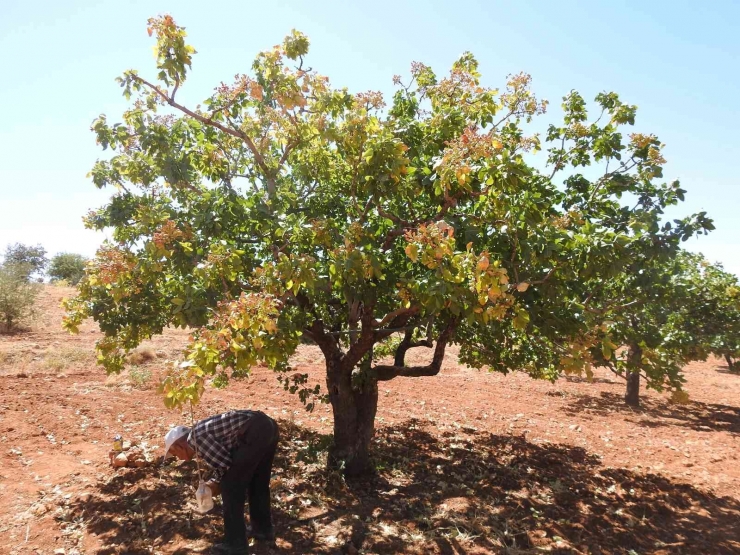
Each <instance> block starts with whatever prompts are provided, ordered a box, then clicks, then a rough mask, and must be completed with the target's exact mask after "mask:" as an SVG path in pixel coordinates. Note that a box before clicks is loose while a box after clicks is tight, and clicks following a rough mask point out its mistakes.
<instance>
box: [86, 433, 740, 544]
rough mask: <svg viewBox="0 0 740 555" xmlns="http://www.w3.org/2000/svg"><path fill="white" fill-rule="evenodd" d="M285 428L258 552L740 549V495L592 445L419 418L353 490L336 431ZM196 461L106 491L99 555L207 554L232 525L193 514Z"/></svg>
mask: <svg viewBox="0 0 740 555" xmlns="http://www.w3.org/2000/svg"><path fill="white" fill-rule="evenodd" d="M281 426H282V428H283V440H282V443H281V445H280V449H279V452H278V456H277V458H276V463H275V469H274V470H275V476H274V478H273V482H272V486H273V496H274V504H273V506H274V520H275V527H276V530H277V532H278V536H279V539H278V542H277V545H275V546H266V545H260V544H258V545H257V546H255V548H254V549H253V552H254V553H255V554H258V555H259V554H263V555H267V554H302V553H327V554H328V553H332V554H334V553H357V552H358V550H360V549H362V550H363V551H364V552H367V553H419V554H421V553H438V554H448V553H449V554H452V553H478V554H482V553H508V554H525V553H535V552H537V553H539V552H541V551H542V550H546V551H548V552H550V553H562V554H565V553H589V554H592V555H596V554H607V553H609V554H612V553H623V554H629V553H634V552H637V553H640V554H648V553H713V554H724V553H738V552H740V528H739V527H738V526H737V522H738V519H739V518H740V503H739V502H738V501H737V500H735V499H732V498H728V497H716V496H714V495H711V494H709V493H707V492H703V491H700V490H698V489H696V488H694V487H692V486H690V485H687V484H682V483H678V482H674V481H671V480H669V479H667V478H664V477H662V476H658V475H652V474H636V473H633V472H630V471H628V470H625V469H618V468H606V467H604V466H602V465H601V463H600V461H599V459H598V457H596V456H595V455H592V454H589V453H588V452H586V451H585V450H583V449H581V448H579V447H572V446H565V445H554V444H549V443H533V442H530V441H527V440H526V439H525V438H523V437H518V436H505V435H494V434H490V433H484V432H472V433H470V434H467V433H463V432H460V433H459V434H457V435H452V436H451V437H442V434H440V433H439V430H437V429H435V428H434V427H432V426H424V425H422V424H420V423H419V422H416V421H413V420H410V421H407V422H405V423H403V424H402V425H397V426H391V427H385V428H382V429H381V430H380V431H379V433H378V434H377V437H376V438H375V440H374V453H375V457H376V458H375V461H376V468H377V471H376V473H375V474H374V475H373V476H371V477H369V478H367V479H364V480H360V481H355V482H346V481H345V480H344V479H342V477H341V476H340V475H339V474H337V473H336V472H331V471H328V470H326V468H325V465H324V460H325V452H324V451H323V447H324V446H325V445H326V436H321V435H319V434H317V433H316V432H314V431H311V430H308V429H306V428H303V427H298V426H295V425H293V424H290V423H288V422H281ZM191 466H192V465H187V464H180V465H169V466H167V467H165V470H164V471H163V472H162V475H161V476H159V475H158V471H157V470H155V469H151V468H150V469H140V470H134V469H124V470H122V471H120V473H119V474H118V475H116V476H114V477H113V478H112V479H111V480H109V481H107V482H101V483H100V484H98V491H97V492H95V494H94V497H93V499H91V500H88V501H87V502H86V503H84V504H82V505H81V506H79V507H77V509H78V511H81V510H82V509H84V511H85V512H84V514H83V517H84V518H86V519H87V520H86V522H87V531H88V533H94V534H97V535H98V536H99V537H100V538H102V539H103V542H104V544H105V546H106V547H105V548H103V549H101V550H98V551H97V552H98V553H103V554H112V553H132V554H136V553H151V552H152V550H156V551H158V552H163V553H178V554H184V553H194V552H208V551H207V545H208V544H209V543H210V542H214V541H218V539H219V534H220V527H221V519H220V517H219V516H218V512H217V511H216V514H214V515H210V514H209V515H205V516H200V515H198V516H195V515H193V514H192V513H191V512H190V510H189V509H188V502H189V500H190V498H191V497H192V489H190V487H189V484H190V483H191V481H192V480H191V478H192V476H193V475H194V474H195V472H194V469H193V468H191ZM85 515H86V516H85ZM142 523H143V524H142ZM630 550H633V551H630Z"/></svg>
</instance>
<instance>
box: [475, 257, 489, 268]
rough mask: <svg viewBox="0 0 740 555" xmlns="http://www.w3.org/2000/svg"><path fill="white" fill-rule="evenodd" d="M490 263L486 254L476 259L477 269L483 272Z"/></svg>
mask: <svg viewBox="0 0 740 555" xmlns="http://www.w3.org/2000/svg"><path fill="white" fill-rule="evenodd" d="M490 264H491V263H490V262H489V261H488V257H487V256H481V257H480V259H478V271H480V272H485V271H486V269H488V266H490Z"/></svg>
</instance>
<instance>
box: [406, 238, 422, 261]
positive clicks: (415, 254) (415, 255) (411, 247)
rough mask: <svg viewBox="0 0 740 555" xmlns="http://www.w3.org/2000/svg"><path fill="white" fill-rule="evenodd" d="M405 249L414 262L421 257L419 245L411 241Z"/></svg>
mask: <svg viewBox="0 0 740 555" xmlns="http://www.w3.org/2000/svg"><path fill="white" fill-rule="evenodd" d="M404 250H405V251H406V256H408V257H409V258H410V259H411V260H412V261H413V262H416V261H417V260H418V259H419V247H417V246H416V245H415V244H413V243H410V244H408V245H406V248H405V249H404Z"/></svg>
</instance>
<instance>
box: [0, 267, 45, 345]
mask: <svg viewBox="0 0 740 555" xmlns="http://www.w3.org/2000/svg"><path fill="white" fill-rule="evenodd" d="M28 276H29V267H28V266H27V265H24V264H7V263H6V264H3V265H2V266H0V330H2V331H5V332H11V331H13V330H14V329H15V328H16V327H17V326H18V324H20V323H21V322H22V321H23V320H25V319H27V318H28V317H30V316H31V315H32V314H33V307H34V303H35V302H36V296H37V295H38V292H39V289H40V285H39V284H38V283H33V282H30V281H28Z"/></svg>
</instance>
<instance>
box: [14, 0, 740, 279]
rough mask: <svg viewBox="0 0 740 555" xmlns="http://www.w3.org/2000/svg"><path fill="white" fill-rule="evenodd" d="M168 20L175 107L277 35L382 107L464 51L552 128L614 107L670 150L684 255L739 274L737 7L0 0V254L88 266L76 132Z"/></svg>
mask: <svg viewBox="0 0 740 555" xmlns="http://www.w3.org/2000/svg"><path fill="white" fill-rule="evenodd" d="M159 13H170V14H172V15H173V16H174V17H175V19H176V20H177V21H178V23H180V24H181V25H185V26H186V27H187V29H188V33H189V36H190V42H191V44H193V45H194V46H195V47H196V49H197V50H198V55H197V56H196V57H195V60H194V64H193V73H192V77H191V80H190V81H189V82H188V83H187V85H186V87H185V89H184V90H183V91H182V92H181V95H182V96H180V100H181V101H187V102H190V103H193V104H195V103H197V102H199V101H200V100H202V99H204V98H205V97H206V96H208V94H209V92H210V91H211V89H212V88H213V87H214V86H215V85H217V84H218V83H219V82H220V81H222V80H223V81H229V80H230V79H231V77H232V76H233V75H234V74H235V73H238V72H248V70H249V67H250V65H251V61H252V59H253V58H254V55H255V53H257V52H258V51H259V50H262V49H264V48H267V47H270V46H272V45H273V44H277V43H278V42H280V41H281V40H282V37H284V36H285V34H287V33H288V32H289V31H290V29H292V28H297V29H300V30H302V31H304V32H305V33H307V34H308V35H309V36H310V38H311V43H312V50H311V54H310V59H309V62H310V65H311V66H313V67H314V68H315V69H316V70H318V71H319V72H320V73H322V74H324V75H328V76H329V77H330V78H331V80H332V83H333V84H334V85H337V86H348V87H349V88H350V90H353V91H360V90H367V89H374V90H378V89H380V90H383V91H384V92H390V91H392V83H391V78H392V76H393V75H394V74H405V73H406V72H407V70H408V67H409V64H410V62H411V61H413V60H418V61H423V62H425V63H427V64H430V65H432V66H433V67H434V68H435V69H436V70H437V72H438V73H441V72H443V71H446V70H447V69H448V68H449V66H450V64H451V63H452V61H453V60H454V59H455V58H456V57H457V56H458V55H459V54H461V53H462V52H464V51H466V50H470V51H472V52H473V53H474V54H475V55H476V56H477V57H478V59H479V60H480V62H481V69H482V72H483V76H484V82H485V84H487V85H491V86H499V85H501V84H503V82H504V79H505V76H506V75H507V74H509V73H514V72H519V71H526V72H528V73H530V74H532V76H533V78H534V89H535V91H536V93H537V94H538V95H539V96H541V97H543V98H547V99H548V100H550V102H551V106H552V109H551V113H550V115H549V116H544V117H546V118H557V117H558V115H559V110H558V107H559V104H560V99H561V97H562V96H563V95H564V94H566V93H567V92H568V91H569V90H570V89H577V90H579V91H581V92H582V93H583V94H584V95H585V96H586V97H587V98H593V96H594V95H595V94H596V93H598V92H600V91H602V90H614V91H617V92H618V93H619V94H620V95H621V96H622V98H623V99H625V100H626V101H628V102H630V103H634V104H637V105H638V106H639V108H640V110H639V113H638V122H637V123H638V126H637V127H638V129H639V130H641V131H648V132H653V133H656V134H657V135H658V136H659V137H660V138H661V139H662V140H663V142H665V143H666V144H667V149H666V151H665V154H666V157H667V158H668V166H667V169H666V177H667V178H669V179H673V178H680V179H681V181H682V183H683V185H684V188H686V189H687V190H688V196H687V202H686V203H684V205H683V206H682V207H681V208H680V210H678V211H677V212H676V213H675V214H674V215H675V216H678V215H680V214H684V213H689V212H694V211H698V210H706V211H707V212H708V213H709V215H710V216H711V217H713V218H714V220H715V224H716V226H717V230H716V231H715V232H713V233H711V234H710V235H709V236H708V237H702V238H700V239H698V240H692V241H690V242H689V243H687V246H688V247H689V248H691V249H692V250H699V251H702V252H704V253H705V254H706V255H707V256H708V257H709V258H710V259H711V260H712V261H720V262H722V263H724V264H725V267H726V268H728V269H730V270H732V271H734V272H735V273H737V274H739V275H740V256H738V255H739V254H740V193H739V192H738V186H737V174H738V172H737V170H736V164H737V161H738V160H740V141H739V140H738V130H740V110H739V109H738V99H739V98H740V72H738V69H740V33H738V19H740V2H738V1H736V0H735V1H733V0H726V1H720V0H713V1H712V2H707V3H699V2H696V1H692V2H683V1H672V2H667V1H649V2H647V1H644V0H623V1H621V2H619V1H611V2H606V1H603V2H580V1H557V2H553V1H545V0H542V1H526V0H509V1H506V2H502V1H493V0H491V1H488V2H486V1H480V2H466V1H462V0H458V1H455V2H450V1H447V2H443V1H421V0H416V1H403V0H396V1H392V2H388V1H376V2H352V1H350V0H344V1H336V2H329V1H317V0H314V1H310V2H309V1H298V0H295V1H279V0H272V1H262V2H254V1H252V0H241V1H232V2H221V1H210V2H203V1H202V0H201V1H198V2H194V1H191V0H180V1H178V2H166V1H147V2H145V1H125V2H121V1H120V0H116V1H110V0H105V1H97V2H95V1H92V0H66V1H64V2H50V1H48V0H47V1H38V0H36V1H33V0H26V1H23V2H22V1H20V0H0V106H2V116H1V118H0V249H4V247H5V245H6V244H8V243H11V242H23V243H31V244H35V243H41V244H43V245H44V246H45V247H46V249H47V250H48V251H49V252H50V253H51V254H53V253H56V252H59V251H71V252H79V253H83V254H86V255H92V254H93V253H94V251H95V249H96V247H97V245H98V244H99V242H100V240H101V238H102V237H101V235H100V234H96V233H93V232H90V231H87V230H85V229H84V228H83V227H82V223H81V221H80V220H81V217H82V216H83V215H84V214H85V213H86V212H87V211H88V210H89V209H91V208H95V207H98V206H100V205H101V204H103V203H104V201H105V198H106V194H107V193H106V192H105V191H103V192H101V191H97V190H96V189H95V188H94V187H93V185H92V184H91V182H90V181H89V180H88V179H87V178H86V177H85V175H86V173H87V171H88V170H89V169H90V167H91V166H92V164H93V162H94V161H95V159H96V158H97V157H98V156H100V151H99V150H98V147H97V146H96V145H95V141H94V138H93V135H92V133H91V132H90V131H89V126H90V123H91V121H92V120H93V119H94V118H95V117H96V116H97V115H99V114H101V113H106V114H108V115H109V117H110V118H111V119H113V120H117V119H118V118H119V117H120V114H121V112H122V110H123V109H124V107H125V103H124V101H123V99H122V98H121V96H120V89H119V88H118V86H117V85H116V83H115V82H114V78H115V77H116V76H118V75H120V74H121V72H122V71H123V70H125V69H128V68H137V69H139V70H141V72H142V74H144V75H147V74H148V75H153V67H154V66H153V57H152V44H153V43H152V40H151V39H150V38H149V37H148V36H147V33H146V20H147V18H148V17H150V16H153V15H157V14H159Z"/></svg>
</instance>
